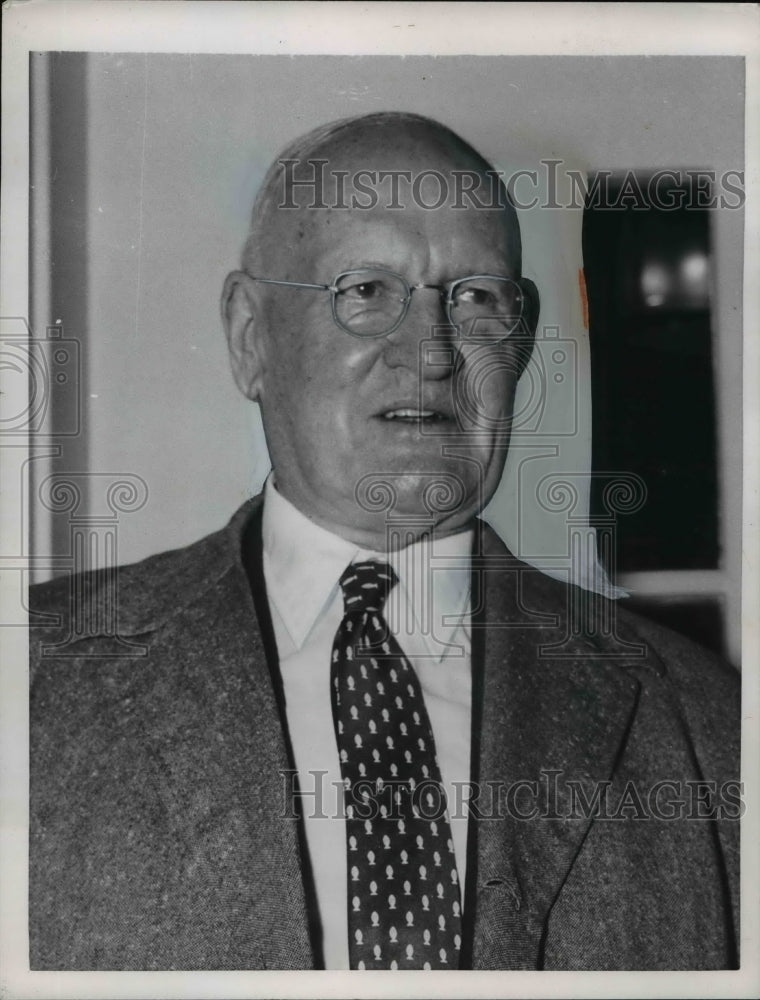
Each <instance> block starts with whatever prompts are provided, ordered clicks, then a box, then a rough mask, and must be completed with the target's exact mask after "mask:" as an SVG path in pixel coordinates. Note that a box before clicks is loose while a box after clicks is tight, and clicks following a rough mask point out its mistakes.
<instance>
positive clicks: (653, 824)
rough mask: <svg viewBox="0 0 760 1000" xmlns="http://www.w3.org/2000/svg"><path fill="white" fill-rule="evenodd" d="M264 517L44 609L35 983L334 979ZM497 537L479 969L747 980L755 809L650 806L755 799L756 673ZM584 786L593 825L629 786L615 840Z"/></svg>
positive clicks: (486, 687) (476, 712)
mask: <svg viewBox="0 0 760 1000" xmlns="http://www.w3.org/2000/svg"><path fill="white" fill-rule="evenodd" d="M260 513H261V499H260V498H255V499H254V500H251V501H249V502H248V503H247V504H246V505H244V507H243V508H241V510H240V511H238V513H237V514H236V515H235V516H234V518H233V519H232V521H231V522H230V524H229V526H228V527H227V528H225V529H224V530H222V531H220V532H217V533H216V534H213V535H210V536H208V537H207V538H205V539H203V540H201V541H199V542H197V543H196V544H194V545H191V546H190V547H189V548H186V549H183V550H180V551H177V552H169V553H164V554H162V555H158V556H155V557H152V558H150V559H148V560H146V561H144V562H142V563H139V564H137V565H134V566H128V567H123V568H121V569H120V571H119V572H118V576H117V579H116V581H115V582H114V577H113V574H108V573H102V572H101V573H93V574H89V575H86V576H81V577H74V578H71V579H68V580H67V579H64V580H58V581H54V582H53V583H50V584H45V585H42V586H41V587H38V588H32V593H31V597H32V616H31V622H32V627H31V631H30V636H31V645H30V662H31V696H30V697H31V824H30V888H29V904H30V923H29V928H30V962H31V967H32V969H79V970H86V969H92V970H116V969H122V970H126V969H144V970H160V969H187V970H191V969H308V968H314V967H319V962H320V957H319V955H320V950H319V932H318V928H317V927H316V926H315V925H314V921H313V919H312V917H311V915H310V914H311V912H312V910H311V909H310V906H309V878H308V864H306V863H305V858H304V852H303V843H302V833H301V830H300V824H299V822H298V821H297V820H294V819H291V818H288V817H287V814H288V812H290V810H289V809H288V807H287V803H286V802H285V792H284V788H285V782H284V780H283V772H287V770H288V769H289V768H290V767H291V766H292V761H291V757H290V751H289V745H288V739H287V733H286V730H285V728H284V726H283V725H282V723H281V718H282V714H281V711H282V706H281V703H280V698H279V695H278V684H277V669H276V662H275V663H274V665H273V663H272V660H273V655H272V648H271V631H270V630H269V626H268V624H267V621H266V619H267V612H266V601H265V600H264V601H263V602H262V601H261V599H260V592H259V599H258V600H255V595H256V591H257V588H256V586H255V585H254V587H253V588H252V587H251V586H250V584H249V579H248V576H247V574H246V569H245V567H244V563H243V560H242V558H241V549H242V547H243V541H242V540H243V538H244V537H246V538H251V537H253V538H257V537H258V538H260ZM257 522H258V524H257ZM476 537H477V541H476V547H475V551H474V554H473V578H472V579H473V609H474V621H473V626H472V638H473V657H472V662H473V736H472V772H473V774H472V777H473V781H475V782H478V787H479V788H480V789H481V793H480V797H479V798H478V799H477V800H476V802H475V803H474V805H475V806H477V813H478V816H479V818H477V819H473V818H471V819H470V840H469V850H468V865H467V895H466V899H465V918H466V920H465V930H464V942H463V953H462V964H463V965H464V966H465V967H470V968H476V969H703V968H711V969H719V968H731V967H735V965H736V962H737V949H736V941H737V932H738V826H739V824H738V822H737V821H736V819H735V818H733V817H735V816H736V815H737V812H738V810H737V809H734V810H733V811H731V810H724V811H723V813H724V814H723V815H722V816H721V815H719V816H718V817H717V818H716V817H715V815H713V818H696V817H695V816H694V815H693V814H694V807H693V803H692V806H691V807H690V808H687V809H686V810H685V812H686V814H685V815H681V814H679V813H678V810H677V809H676V810H675V815H674V818H672V819H664V818H662V817H659V818H658V816H652V815H649V816H648V817H647V816H646V815H644V816H642V815H641V809H640V807H639V802H637V799H636V795H638V797H639V801H640V804H642V805H644V806H645V807H647V804H648V803H651V798H652V797H651V789H652V788H653V786H655V785H657V783H658V782H662V781H670V782H674V783H675V784H674V785H671V786H668V787H667V788H665V792H666V793H667V794H665V795H664V798H663V799H662V801H663V802H665V804H666V806H667V804H668V803H670V805H671V806H672V804H673V802H675V801H676V799H677V798H678V797H680V798H681V799H683V798H684V792H685V790H686V788H687V786H686V785H685V783H686V782H692V783H699V782H701V781H704V782H713V783H715V784H714V785H713V786H710V785H707V786H705V785H699V784H692V785H691V786H688V788H690V789H694V788H702V789H704V788H705V787H707V788H708V790H709V789H711V788H712V790H715V789H716V788H717V789H718V792H719V793H720V790H721V789H722V788H724V783H726V782H731V781H736V780H738V778H739V757H738V741H739V707H738V683H737V675H736V673H735V671H734V670H733V669H732V668H729V667H726V666H724V665H722V664H720V663H719V662H717V661H715V660H714V659H713V658H712V657H711V656H710V655H709V654H707V653H706V652H704V651H703V650H701V649H700V648H698V647H697V646H695V645H693V644H692V643H690V642H689V641H687V640H685V639H683V638H681V637H679V636H676V635H675V634H674V633H671V632H669V631H667V630H664V629H662V628H660V627H658V626H655V625H652V624H651V623H648V622H645V621H643V620H642V619H639V618H637V617H635V616H633V615H631V614H629V613H627V612H625V611H624V610H623V609H622V608H615V609H614V611H615V614H614V615H611V608H610V606H609V605H608V603H607V602H606V601H604V600H601V599H600V600H599V601H592V602H591V605H590V606H589V602H588V601H586V604H585V605H584V604H583V601H580V600H578V599H579V598H582V597H583V595H582V594H581V593H580V592H578V591H576V590H575V589H574V588H567V587H565V586H564V585H562V584H560V583H557V582H556V581H554V580H551V579H549V578H548V577H546V576H544V575H542V574H540V573H538V572H536V571H535V570H533V569H530V568H529V567H527V566H525V564H523V563H521V562H519V561H518V560H516V559H515V558H514V557H513V556H511V555H510V553H509V552H508V551H507V550H506V549H505V548H504V546H503V545H502V544H501V542H500V541H499V539H498V538H497V537H496V536H495V535H494V534H493V533H492V532H491V531H490V529H488V528H487V527H485V526H483V530H482V531H481V532H479V533H477V535H476ZM254 562H255V559H254ZM256 572H258V573H259V574H260V576H259V577H258V579H259V581H261V580H262V579H263V574H261V573H260V566H259V568H258V570H257V571H256ZM254 577H255V573H254ZM114 587H115V592H116V595H117V597H116V602H115V605H114V601H113V593H114ZM252 593H253V596H252ZM114 607H115V613H114ZM579 609H580V610H579ZM610 622H612V623H613V625H612V626H611V625H610ZM267 647H269V648H268V650H267ZM267 651H268V652H269V658H267ZM274 659H275V660H276V657H274ZM631 783H633V788H634V792H636V795H634V794H633V793H632V792H631ZM579 789H580V790H582V792H583V796H585V800H586V805H587V806H588V805H589V804H591V806H592V807H593V794H594V791H595V790H597V791H598V790H599V789H605V790H606V791H607V793H608V800H605V801H609V803H610V805H609V809H608V812H609V814H611V815H612V816H613V817H614V818H608V817H607V816H605V815H604V813H603V811H601V810H600V809H598V808H583V807H582V804H581V806H580V807H579V802H582V800H581V799H579V795H580V792H579ZM735 791H736V789H735V790H734V792H735ZM700 794H702V793H700ZM626 795H627V796H628V797H627V798H625V796H626ZM706 795H707V793H704V795H703V799H704V801H703V802H702V806H700V807H698V810H697V811H699V810H700V809H701V811H702V813H703V817H704V816H707V815H708V814H710V808H709V803H707V800H706V798H704V796H706ZM698 797H699V796H698ZM735 804H736V802H735V800H734V805H735ZM703 807H704V808H703ZM646 811H647V809H646V808H645V812H646ZM649 811H651V810H649ZM663 811H664V812H667V811H668V810H667V808H665V809H664V810H663ZM671 811H672V810H671ZM615 812H617V813H618V815H617V816H616V817H615V816H614V814H615ZM681 812H682V813H683V812H684V810H683V809H682V810H681ZM729 812H730V813H731V815H726V813H729ZM658 815H659V814H658ZM526 817H529V818H526Z"/></svg>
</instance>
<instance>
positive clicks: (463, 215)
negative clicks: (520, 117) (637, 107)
mask: <svg viewBox="0 0 760 1000" xmlns="http://www.w3.org/2000/svg"><path fill="white" fill-rule="evenodd" d="M252 224H253V232H252V237H253V239H252V241H251V250H252V251H253V255H255V257H257V258H258V259H257V260H256V261H255V265H256V266H258V267H261V266H266V265H268V266H271V265H272V264H273V263H274V262H275V261H277V260H282V258H283V256H287V257H291V259H292V255H293V254H294V253H295V254H297V255H298V256H299V257H303V256H305V255H308V253H309V252H310V251H311V250H312V249H313V252H314V253H323V252H324V249H325V246H326V245H328V246H329V244H330V243H331V242H337V241H340V240H345V239H347V238H352V237H357V238H358V237H359V236H360V235H361V234H362V233H365V234H368V233H369V232H370V230H371V229H372V227H382V229H383V230H384V231H386V232H387V230H388V229H389V228H394V229H396V230H398V232H399V234H400V235H402V234H403V233H405V232H412V231H415V232H419V233H424V234H426V238H428V239H430V240H434V241H435V242H437V243H440V248H441V250H442V251H445V248H446V244H447V243H449V242H450V241H451V239H452V237H453V235H454V234H455V233H456V234H457V236H458V237H459V238H460V240H461V239H462V238H464V239H465V240H469V243H470V245H473V244H478V243H479V242H481V243H483V244H486V245H488V246H498V248H499V251H500V253H501V254H502V256H503V257H504V258H506V262H507V263H508V265H509V268H510V270H512V271H516V272H518V271H519V267H520V233H519V225H518V223H517V219H516V216H515V212H514V209H513V208H512V206H511V205H510V203H509V201H508V199H507V195H506V192H505V190H504V188H503V185H502V184H501V181H500V179H499V177H498V174H497V173H496V172H495V171H494V170H493V169H492V167H491V166H490V164H489V163H488V162H487V161H486V160H485V159H484V158H483V157H482V156H480V155H479V154H478V153H477V152H476V151H475V150H474V149H472V147H470V146H468V145H467V144H466V143H465V142H463V141H462V140H461V139H459V138H458V137H457V136H456V135H454V134H453V133H451V132H449V131H448V130H445V129H437V128H435V127H432V126H428V125H420V124H418V123H413V124H409V123H403V124H399V123H390V124H387V125H378V124H372V125H366V124H363V123H358V124H357V125H356V126H355V127H353V128H349V129H346V130H345V131H344V132H342V133H340V134H338V135H331V136H329V137H328V138H326V139H324V140H323V141H316V142H314V143H311V144H308V143H307V144H305V145H302V146H301V147H300V148H299V149H298V151H297V152H293V151H290V152H289V153H287V154H285V155H284V156H282V157H280V158H279V160H278V161H277V162H276V164H274V165H273V168H272V169H271V170H270V173H269V175H268V178H267V181H266V182H265V185H264V188H263V189H262V192H261V193H260V196H259V200H258V203H257V210H256V209H255V210H254V219H253V220H252ZM265 262H266V264H265ZM249 263H254V262H253V260H250V261H249Z"/></svg>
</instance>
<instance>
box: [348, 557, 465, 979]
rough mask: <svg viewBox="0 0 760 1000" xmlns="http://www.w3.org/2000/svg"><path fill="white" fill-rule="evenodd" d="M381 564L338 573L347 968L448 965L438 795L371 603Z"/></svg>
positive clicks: (406, 668)
mask: <svg viewBox="0 0 760 1000" xmlns="http://www.w3.org/2000/svg"><path fill="white" fill-rule="evenodd" d="M396 583H397V577H396V575H395V573H394V572H393V569H392V568H391V567H390V566H388V565H387V564H385V563H374V562H367V563H357V564H354V565H351V566H349V567H348V568H347V569H346V571H345V572H344V573H343V575H342V577H341V579H340V586H341V588H342V590H343V602H344V608H345V614H344V617H343V621H342V622H341V624H340V627H339V628H338V631H337V634H336V636H335V642H334V643H333V654H332V674H331V690H332V708H333V720H334V722H335V732H336V739H337V744H338V752H339V755H340V766H341V774H342V777H343V791H344V799H345V813H346V844H347V858H348V937H349V941H348V945H349V954H350V960H351V968H352V969H456V968H457V966H458V962H459V949H460V946H461V899H460V893H459V879H458V875H457V868H456V862H455V857H454V842H453V840H452V837H451V829H450V826H449V820H448V815H447V813H446V797H445V792H444V789H443V784H442V782H441V775H440V770H439V768H438V762H437V760H436V754H435V742H434V740H433V731H432V729H431V727H430V720H429V718H428V714H427V711H426V709H425V703H424V700H423V697H422V691H421V690H420V685H419V681H418V680H417V675H416V674H415V672H414V668H413V667H412V665H411V663H410V662H409V661H408V660H407V659H406V657H405V656H404V654H403V652H402V651H401V648H400V647H399V645H398V643H397V642H396V640H395V638H394V637H393V636H392V635H391V634H390V632H389V630H388V625H387V623H386V621H385V618H384V617H383V614H382V610H383V605H384V603H385V599H386V597H387V596H388V593H389V592H390V591H391V589H392V588H393V587H394V586H395V584H396Z"/></svg>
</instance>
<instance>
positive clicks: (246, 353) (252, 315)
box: [222, 271, 265, 400]
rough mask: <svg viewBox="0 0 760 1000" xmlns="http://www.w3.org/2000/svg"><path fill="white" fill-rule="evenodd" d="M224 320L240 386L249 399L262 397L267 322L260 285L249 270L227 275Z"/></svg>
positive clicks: (237, 382)
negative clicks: (263, 345)
mask: <svg viewBox="0 0 760 1000" xmlns="http://www.w3.org/2000/svg"><path fill="white" fill-rule="evenodd" d="M222 322H223V323H224V332H225V334H226V335H227V348H228V350H229V352H230V366H231V368H232V374H233V375H234V377H235V382H236V384H237V387H238V389H240V391H241V392H242V393H243V395H244V396H247V397H248V399H252V400H259V399H260V398H261V389H262V382H263V376H264V368H265V366H264V351H263V349H262V339H263V332H264V324H263V319H262V317H261V309H260V305H259V299H258V287H257V286H256V283H255V282H254V281H253V279H252V278H251V277H250V275H248V274H246V273H245V271H232V272H231V273H230V274H228V275H227V278H226V280H225V282H224V289H223V291H222Z"/></svg>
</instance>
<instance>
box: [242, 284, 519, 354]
mask: <svg viewBox="0 0 760 1000" xmlns="http://www.w3.org/2000/svg"><path fill="white" fill-rule="evenodd" d="M250 277H252V278H253V280H254V281H259V282H261V283H262V284H265V285H282V286H285V287H288V288H313V289H317V290H319V291H324V292H330V295H331V297H332V314H333V319H334V320H335V322H336V323H337V324H338V326H339V327H340V328H341V329H342V330H345V331H346V333H350V334H351V335H352V336H353V337H366V338H372V337H386V336H388V334H390V333H393V331H394V330H396V329H397V328H398V327H399V326H400V325H401V324H402V323H403V321H404V318H405V316H406V314H407V312H408V311H409V305H410V303H411V301H412V293H413V292H416V291H418V290H420V289H423V288H429V289H433V290H435V291H437V292H439V294H440V296H441V299H442V302H443V307H444V310H445V314H446V318H447V320H448V322H449V324H450V325H451V326H453V327H456V328H457V329H458V330H459V332H460V333H461V334H462V336H465V337H468V338H473V339H478V340H479V339H481V338H483V339H487V340H492V341H500V340H504V339H505V338H506V337H508V336H509V335H510V334H511V333H513V332H514V331H515V330H516V329H517V327H518V326H519V323H520V319H521V318H522V312H523V305H524V301H523V300H524V296H523V292H522V288H521V287H520V285H519V283H518V282H516V281H514V280H513V279H512V278H507V277H503V276H501V275H496V274H473V275H470V276H469V277H466V278H458V279H457V280H456V281H449V282H447V283H446V284H443V285H426V284H418V285H410V284H409V282H408V281H407V280H406V278H404V277H403V276H402V275H400V274H396V272H395V271H386V270H384V269H382V268H368V267H364V268H356V269H355V270H352V271H342V272H341V273H340V274H339V275H337V277H336V278H335V280H334V281H333V282H332V284H330V285H317V284H311V283H308V282H304V281H278V280H276V279H274V278H257V277H254V276H253V275H251V276H250Z"/></svg>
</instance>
